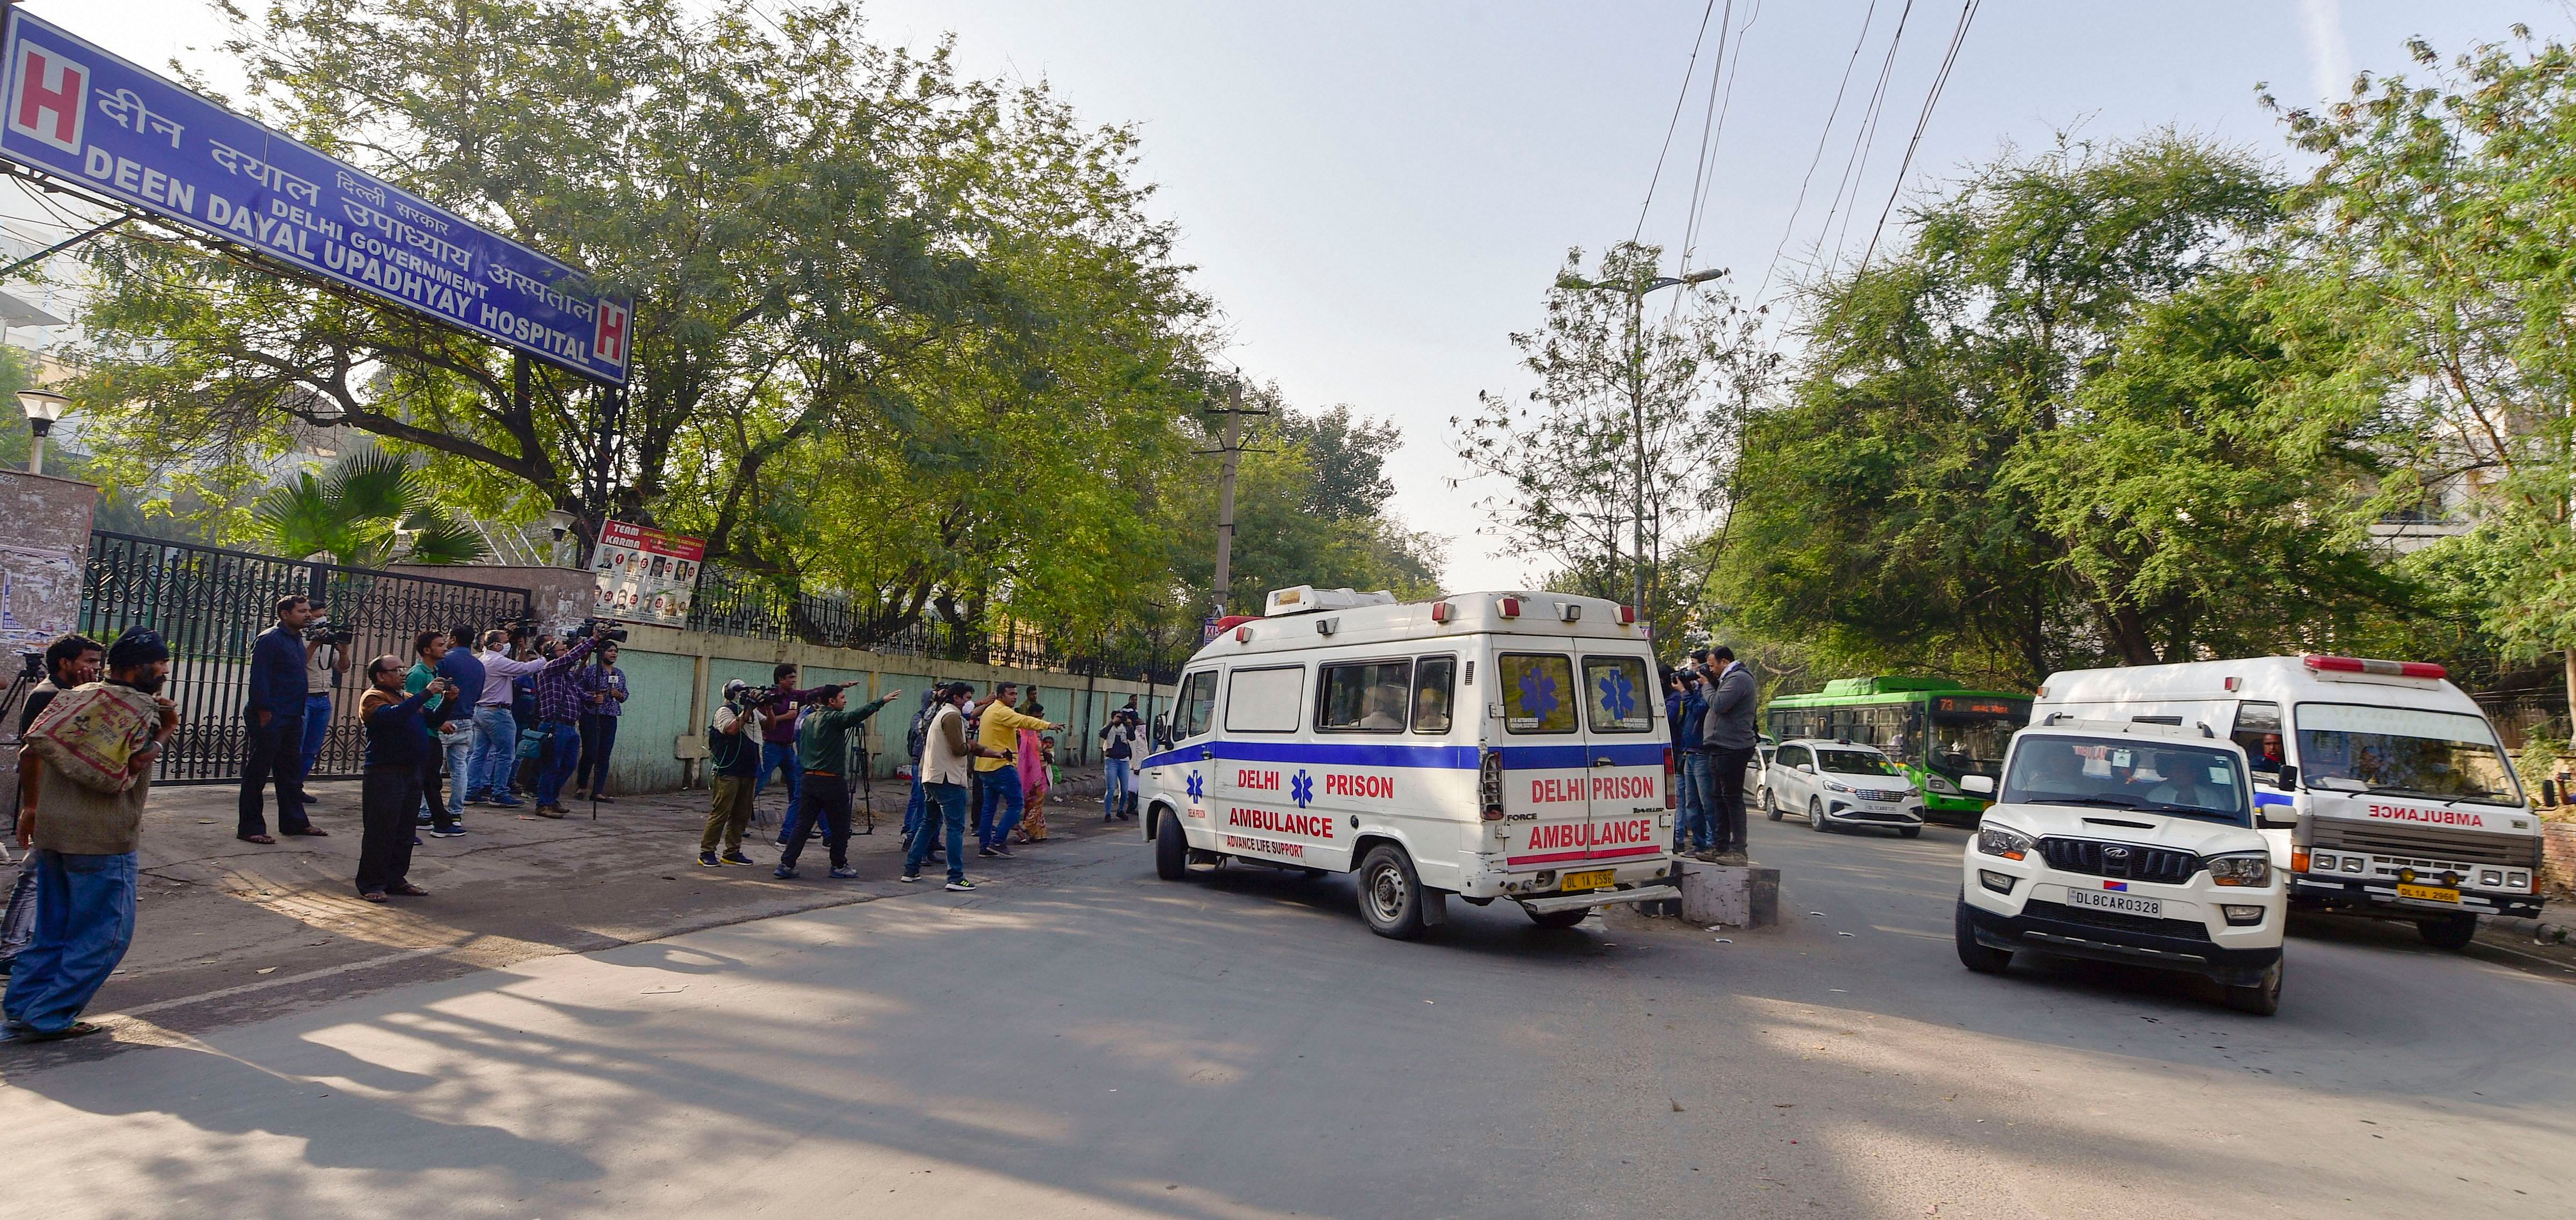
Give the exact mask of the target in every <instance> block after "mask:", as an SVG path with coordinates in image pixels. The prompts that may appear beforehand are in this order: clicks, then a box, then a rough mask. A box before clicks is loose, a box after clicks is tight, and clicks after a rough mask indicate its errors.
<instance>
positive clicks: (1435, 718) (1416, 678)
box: [1413, 657, 1458, 733]
mask: <svg viewBox="0 0 2576 1220" xmlns="http://www.w3.org/2000/svg"><path fill="white" fill-rule="evenodd" d="M1457 673H1458V658H1456V657H1424V658H1422V663H1421V664H1420V665H1417V666H1415V667H1414V670H1413V731H1414V732H1416V733H1446V732H1448V731H1449V708H1450V689H1449V682H1450V679H1451V678H1453V677H1455V676H1456V675H1457Z"/></svg>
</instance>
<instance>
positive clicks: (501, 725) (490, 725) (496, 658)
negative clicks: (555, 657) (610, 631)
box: [465, 627, 545, 809]
mask: <svg viewBox="0 0 2576 1220" xmlns="http://www.w3.org/2000/svg"><path fill="white" fill-rule="evenodd" d="M515 639H516V637H515V636H513V635H512V633H511V632H510V631H505V630H503V629H501V628H499V627H495V628H493V629H492V630H490V631H486V632H484V633H483V649H482V651H481V652H479V653H476V654H475V657H474V659H475V660H476V661H478V662H481V663H482V666H483V685H482V688H481V690H480V693H476V692H473V691H469V692H467V693H468V694H473V695H474V696H475V698H474V737H475V745H474V762H473V764H472V770H473V773H474V778H473V779H472V780H471V781H470V782H469V783H468V785H467V787H466V790H465V803H466V804H468V805H475V804H485V803H488V804H493V805H498V806H500V807H502V808H504V809H516V808H518V807H519V805H520V804H521V802H520V801H519V799H518V798H516V797H513V796H511V795H510V774H511V772H513V771H515V770H517V769H518V764H519V717H518V714H517V712H516V710H515V709H514V708H513V707H512V703H513V702H514V701H515V699H516V697H517V694H518V692H517V690H516V688H515V687H514V686H513V685H512V683H511V679H513V678H516V677H518V676H519V675H520V674H523V673H535V672H536V671H538V670H539V669H542V668H544V667H545V662H543V661H521V660H519V659H517V658H515V657H513V656H511V655H510V651H511V645H512V644H513V643H514V642H515Z"/></svg>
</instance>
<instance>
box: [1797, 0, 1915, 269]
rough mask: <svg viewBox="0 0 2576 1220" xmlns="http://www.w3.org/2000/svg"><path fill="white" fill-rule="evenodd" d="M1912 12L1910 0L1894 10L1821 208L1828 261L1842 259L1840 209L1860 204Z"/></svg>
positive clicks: (1847, 228) (1847, 231)
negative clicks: (1829, 200)
mask: <svg viewBox="0 0 2576 1220" xmlns="http://www.w3.org/2000/svg"><path fill="white" fill-rule="evenodd" d="M1913 15H1914V0H1905V7H1904V8H1903V9H1900V10H1898V11H1897V14H1896V35H1895V37H1893V38H1890V39H1888V41H1887V55H1886V57H1885V58H1883V59H1881V60H1880V61H1879V64H1878V84H1877V85H1876V87H1874V88H1872V89H1871V90H1870V94H1869V107H1868V109H1866V110H1865V111H1863V112H1862V117H1861V125H1860V130H1859V131H1858V132H1857V133H1855V134H1854V135H1853V137H1852V150H1851V152H1850V154H1849V155H1846V156H1845V157H1844V158H1843V176H1842V181H1841V182H1840V183H1838V184H1837V185H1836V186H1835V187H1834V205H1833V206H1832V207H1831V208H1829V209H1827V210H1826V212H1825V229H1826V230H1827V231H1829V232H1833V233H1834V238H1833V257H1832V259H1831V262H1832V263H1839V262H1840V261H1841V260H1842V252H1843V247H1844V246H1846V245H1848V244H1850V241H1851V214H1850V213H1849V212H1846V211H1844V210H1843V205H1844V204H1845V203H1846V202H1848V203H1850V204H1851V205H1852V207H1853V208H1854V209H1855V210H1856V209H1858V207H1859V206H1860V192H1861V188H1862V187H1863V185H1865V184H1866V183H1867V182H1868V180H1869V154H1870V153H1871V151H1873V150H1874V149H1875V148H1876V147H1877V145H1878V120H1879V116H1880V114H1882V113H1883V112H1884V111H1885V108H1886V105H1887V84H1888V81H1889V80H1891V79H1892V78H1893V77H1894V76H1895V73H1896V52H1897V49H1898V48H1900V47H1902V46H1904V45H1905V23H1906V19H1907V18H1910V17H1912V16H1913ZM1855 166H1857V167H1858V172H1857V173H1855V172H1854V167H1855ZM1846 192H1848V193H1846ZM1836 216H1841V217H1842V218H1843V227H1842V228H1841V229H1840V230H1838V231H1837V230H1834V217H1836ZM1823 240H1824V234H1823V233H1819V234H1818V235H1817V241H1818V244H1819V245H1820V246H1821V245H1822V243H1823ZM1829 265H1830V264H1829Z"/></svg>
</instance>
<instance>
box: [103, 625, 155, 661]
mask: <svg viewBox="0 0 2576 1220" xmlns="http://www.w3.org/2000/svg"><path fill="white" fill-rule="evenodd" d="M169 659H170V646H169V645H168V644H165V643H163V642H162V640H161V633H160V632H158V631H154V630H153V629H151V628H149V627H128V628H126V629H125V634H123V635H120V636H118V637H116V642H115V643H113V644H110V645H108V646H107V667H108V668H109V669H111V670H115V669H132V668H134V667H135V666H137V665H150V664H153V663H154V662H157V661H167V660H169Z"/></svg>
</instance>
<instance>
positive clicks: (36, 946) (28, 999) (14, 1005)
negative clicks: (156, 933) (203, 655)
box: [5, 627, 293, 1042]
mask: <svg viewBox="0 0 2576 1220" xmlns="http://www.w3.org/2000/svg"><path fill="white" fill-rule="evenodd" d="M107 672H108V677H107V682H106V684H105V687H104V688H103V689H101V688H95V687H84V688H82V690H83V692H84V693H83V695H82V696H80V697H81V698H82V699H83V705H82V706H83V710H82V711H81V715H82V716H83V717H84V718H85V719H86V721H87V723H88V724H89V725H90V726H91V727H90V729H89V731H88V733H86V734H84V744H85V745H88V746H92V747H95V746H96V745H98V744H100V743H102V742H106V741H113V742H115V743H116V745H117V747H118V748H119V749H120V750H121V751H123V761H124V763H125V770H124V777H125V786H124V787H123V788H122V789H120V790H117V791H113V792H110V791H104V790H101V789H96V788H91V787H89V786H88V785H87V783H85V782H83V780H80V779H75V778H73V774H75V773H66V772H64V771H61V770H57V769H56V767H55V761H54V757H55V753H56V752H57V751H58V750H61V749H68V748H69V747H67V746H64V745H63V743H61V742H59V741H54V740H50V739H48V740H40V741H38V742H36V743H34V744H31V745H30V746H29V747H28V748H27V749H26V750H25V751H23V752H22V753H21V754H20V755H19V766H20V772H19V776H18V791H17V793H16V799H17V801H18V835H17V838H18V844H19V846H22V847H28V848H31V849H33V851H32V854H31V855H30V857H29V859H28V867H29V868H31V869H32V870H33V871H34V873H35V876H36V928H35V936H34V938H33V939H32V940H30V941H29V942H28V944H27V947H26V948H25V949H24V950H21V951H20V952H19V954H18V957H17V960H15V961H13V962H11V963H10V965H9V993H8V998H7V1001H6V1010H5V1015H6V1018H7V1034H6V1036H7V1038H9V1039H10V1040H13V1041H28V1042H49V1041H53V1040H55V1039H58V1038H77V1037H81V1036H82V1035H85V1034H94V1033H97V1032H99V1026H97V1025H94V1024H92V1023H90V1022H87V1021H83V1020H81V1019H80V1014H81V1009H83V1008H86V1007H88V1006H89V1002H90V999H91V998H92V997H94V996H96V995H97V994H98V989H99V987H100V986H101V985H103V984H105V983H106V982H107V977H108V976H109V975H110V974H113V973H115V972H116V965H117V963H118V962H120V961H123V960H124V959H125V951H126V949H127V948H128V947H129V946H131V945H132V944H133V943H134V908H135V888H134V885H135V872H136V861H135V849H136V847H137V845H138V840H139V839H140V838H141V835H142V829H143V802H144V799H145V797H146V796H147V795H149V793H150V792H151V789H152V763H153V760H154V759H155V758H156V757H158V756H159V754H160V752H161V748H162V746H163V745H164V744H166V743H167V742H168V741H169V740H170V734H172V733H173V732H176V731H177V730H178V728H179V709H178V707H177V706H176V705H174V704H172V703H171V702H170V700H168V699H167V698H164V697H163V696H162V694H161V685H162V683H163V682H164V681H166V680H167V679H168V678H169V675H170V649H169V647H168V646H167V645H165V644H163V643H162V642H161V637H160V635H159V634H158V633H156V632H154V631H152V630H151V629H149V628H145V627H130V628H127V629H126V632H125V634H124V635H122V636H119V637H117V641H116V643H114V644H113V645H110V646H109V648H108V650H107ZM92 691H95V692H96V693H95V694H89V693H88V692H92ZM58 706H68V705H60V704H58ZM47 727H50V726H49V725H48V724H47V723H46V722H45V721H42V720H40V721H38V724H37V728H38V729H39V736H40V738H41V737H43V736H44V734H43V732H42V730H43V729H45V728H47ZM81 757H83V758H84V761H89V762H91V763H93V764H95V763H96V762H97V761H99V760H98V759H96V758H89V757H88V756H85V755H84V756H81ZM288 765H289V766H292V765H293V764H292V760H291V759H290V760H288Z"/></svg>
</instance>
